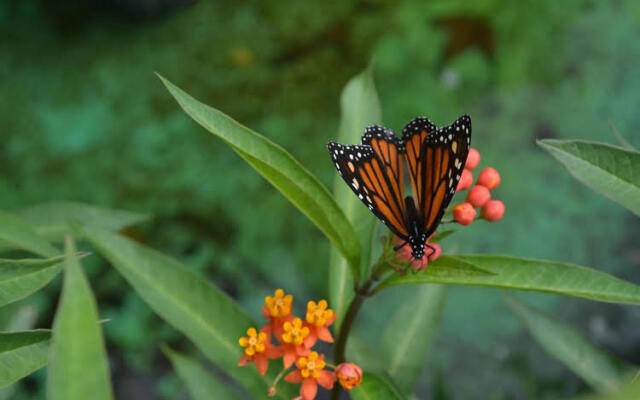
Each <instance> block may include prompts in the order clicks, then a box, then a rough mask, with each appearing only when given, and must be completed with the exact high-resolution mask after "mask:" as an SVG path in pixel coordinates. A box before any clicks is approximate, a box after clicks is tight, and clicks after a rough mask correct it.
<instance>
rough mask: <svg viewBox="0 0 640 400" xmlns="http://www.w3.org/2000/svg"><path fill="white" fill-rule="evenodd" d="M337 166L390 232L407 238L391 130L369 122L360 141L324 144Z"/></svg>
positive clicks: (397, 146) (397, 155)
mask: <svg viewBox="0 0 640 400" xmlns="http://www.w3.org/2000/svg"><path fill="white" fill-rule="evenodd" d="M327 148H328V150H329V154H330V155H331V158H332V159H333V162H334V164H335V166H336V169H337V170H338V172H339V173H340V175H341V176H342V179H344V181H345V182H346V183H347V185H349V187H350V188H351V190H353V192H354V193H355V194H356V196H358V198H359V199H360V200H361V201H362V202H363V203H364V204H365V205H366V206H367V207H369V209H370V210H371V211H372V212H373V213H374V214H375V215H376V216H377V217H378V218H379V219H380V220H382V222H384V223H385V224H386V225H387V226H388V227H389V229H391V231H393V233H395V234H396V235H398V236H399V237H401V238H403V239H407V238H408V232H407V228H406V226H405V221H406V218H405V207H404V202H403V198H404V187H403V169H402V158H403V155H402V152H401V150H400V144H399V140H398V139H397V138H396V137H395V135H394V134H393V132H391V131H389V130H387V129H384V128H382V127H379V126H371V127H369V128H367V129H366V130H365V133H364V135H363V136H362V144H361V145H354V146H346V145H342V144H339V143H335V142H329V144H328V145H327Z"/></svg>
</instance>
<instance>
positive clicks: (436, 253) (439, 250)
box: [426, 243, 442, 262]
mask: <svg viewBox="0 0 640 400" xmlns="http://www.w3.org/2000/svg"><path fill="white" fill-rule="evenodd" d="M429 246H432V247H433V248H434V249H435V251H434V252H433V253H431V255H430V256H429V257H428V258H429V262H432V261H435V260H437V259H438V257H440V256H441V255H442V248H440V245H439V244H436V243H429ZM426 251H427V253H428V252H429V251H430V250H429V248H427V249H426Z"/></svg>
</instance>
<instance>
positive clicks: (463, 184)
mask: <svg viewBox="0 0 640 400" xmlns="http://www.w3.org/2000/svg"><path fill="white" fill-rule="evenodd" d="M472 184H473V174H472V173H471V171H469V170H468V169H466V168H465V169H463V170H462V175H461V176H460V181H458V187H457V188H456V192H459V191H461V190H465V189H468V188H469V187H470V186H471V185H472Z"/></svg>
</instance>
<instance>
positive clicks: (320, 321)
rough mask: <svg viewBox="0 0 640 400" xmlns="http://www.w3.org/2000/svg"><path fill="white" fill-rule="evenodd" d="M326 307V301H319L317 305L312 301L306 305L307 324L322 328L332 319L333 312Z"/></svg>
mask: <svg viewBox="0 0 640 400" xmlns="http://www.w3.org/2000/svg"><path fill="white" fill-rule="evenodd" d="M327 306H328V305H327V301H326V300H320V301H319V302H318V304H316V303H315V302H314V301H310V302H309V303H307V316H306V320H307V322H308V323H310V324H313V325H315V326H324V325H325V324H326V323H327V320H329V319H331V317H333V310H331V309H327Z"/></svg>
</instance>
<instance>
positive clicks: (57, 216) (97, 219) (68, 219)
mask: <svg viewBox="0 0 640 400" xmlns="http://www.w3.org/2000/svg"><path fill="white" fill-rule="evenodd" d="M13 214H14V215H15V216H17V217H18V218H19V219H20V220H22V221H23V222H26V223H27V224H29V225H30V226H31V227H33V228H34V229H35V231H36V232H37V233H38V234H39V235H40V236H42V237H44V238H46V239H48V240H51V241H56V240H57V241H62V239H63V238H64V235H66V234H68V233H69V232H70V231H71V228H70V224H73V223H76V224H77V223H80V224H83V225H91V226H96V227H99V228H103V229H107V230H112V231H119V230H122V229H124V228H126V227H128V226H130V225H134V224H137V223H140V222H143V221H146V220H148V219H149V218H150V215H148V214H138V213H133V212H130V211H125V210H115V209H109V208H100V207H96V206H92V205H89V204H83V203H74V202H55V203H44V204H38V205H35V206H33V207H29V208H25V209H22V210H18V211H15V212H13Z"/></svg>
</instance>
